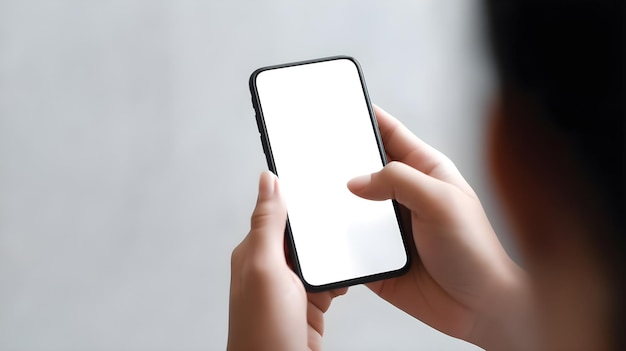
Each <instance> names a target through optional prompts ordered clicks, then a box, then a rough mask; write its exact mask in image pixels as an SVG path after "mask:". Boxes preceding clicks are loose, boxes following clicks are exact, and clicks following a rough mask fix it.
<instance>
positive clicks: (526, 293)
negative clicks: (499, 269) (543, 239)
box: [467, 262, 537, 350]
mask: <svg viewBox="0 0 626 351" xmlns="http://www.w3.org/2000/svg"><path fill="white" fill-rule="evenodd" d="M476 313H477V317H476V320H475V322H474V326H473V328H472V331H471V332H470V335H469V337H468V340H467V341H469V342H471V343H473V344H475V345H478V346H480V347H482V348H483V349H485V350H535V349H536V347H535V346H536V345H535V342H536V340H537V337H536V330H535V326H536V323H535V312H534V303H533V298H532V292H531V288H530V284H529V282H528V278H527V275H526V272H524V271H523V270H522V269H521V268H519V266H517V265H516V264H514V263H513V262H511V269H510V271H509V274H507V275H506V276H504V277H502V278H501V279H500V280H499V281H498V283H497V284H496V287H494V288H493V289H492V293H490V294H488V296H487V297H486V299H485V302H484V304H483V307H482V308H481V309H479V310H477V311H476Z"/></svg>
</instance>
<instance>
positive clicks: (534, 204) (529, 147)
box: [228, 0, 626, 350]
mask: <svg viewBox="0 0 626 351" xmlns="http://www.w3.org/2000/svg"><path fill="white" fill-rule="evenodd" d="M486 10H487V15H488V16H487V17H488V23H489V33H490V39H491V42H492V47H493V53H494V59H495V64H496V68H497V70H498V73H499V78H500V80H499V82H500V84H499V93H498V96H497V99H496V101H495V103H494V105H493V108H492V110H491V113H490V118H489V124H490V137H489V148H488V149H489V150H488V152H489V160H490V168H491V173H492V175H493V178H494V181H495V184H496V188H497V190H498V192H499V194H500V197H501V199H502V202H503V204H504V206H505V209H506V213H507V215H508V217H509V219H510V221H511V223H512V225H513V229H514V234H515V238H516V241H517V244H518V245H519V247H520V251H521V253H522V256H523V264H524V269H522V268H520V267H519V266H518V264H516V263H515V262H513V260H511V258H510V257H509V256H508V255H507V254H506V252H505V251H504V249H503V248H502V246H501V244H500V242H499V241H498V239H497V236H496V235H495V233H494V231H493V229H492V227H491V225H490V223H489V221H488V219H487V216H486V215H485V213H484V211H483V208H482V206H481V204H480V201H479V199H478V197H477V196H476V194H475V193H474V191H473V190H472V189H471V187H470V186H469V185H468V184H467V182H466V181H465V180H464V179H463V177H462V175H461V174H460V173H459V171H458V170H457V169H456V167H455V166H454V164H453V163H452V162H451V161H450V160H449V159H448V158H447V157H445V156H444V155H443V154H441V153H440V152H438V151H437V150H435V149H433V148H432V147H430V146H429V145H427V144H425V143H424V142H423V141H421V140H420V139H418V138H417V137H416V136H414V135H413V134H412V133H411V132H410V131H409V130H408V129H406V128H405V127H404V126H403V125H402V124H400V122H398V121H397V120H396V119H395V118H393V117H392V116H391V115H389V114H388V113H386V112H385V111H383V110H382V109H380V108H378V107H375V113H376V118H377V120H378V124H379V128H380V132H381V136H382V139H383V143H384V145H385V150H386V151H387V153H388V155H389V157H390V161H392V162H390V163H389V164H388V165H387V166H385V167H384V168H383V169H382V170H381V171H380V172H377V173H374V174H371V175H364V176H359V177H357V178H355V179H353V180H351V181H350V182H349V183H348V187H349V189H350V190H351V191H352V192H353V193H355V194H356V195H358V196H361V197H363V198H366V199H371V200H384V199H390V198H394V199H396V200H397V201H398V202H399V203H400V204H402V205H403V206H404V207H406V208H407V209H408V210H409V211H410V215H409V217H410V226H411V229H412V234H413V239H414V242H415V247H414V248H413V249H414V251H415V253H416V254H417V255H415V256H414V257H415V258H418V259H415V260H414V262H413V265H412V267H411V269H410V271H409V272H408V273H407V274H405V275H403V276H401V277H398V278H393V279H388V280H384V281H379V282H375V283H370V284H368V287H369V288H370V289H371V290H372V291H374V292H375V293H376V294H378V295H379V296H380V297H382V298H383V299H385V300H387V301H389V302H390V303H391V304H393V305H395V306H396V307H398V308H400V309H401V310H403V311H405V312H407V313H409V314H410V315H412V316H414V317H415V318H417V319H419V320H421V321H423V322H425V323H427V324H428V325H430V326H432V327H434V328H436V329H438V330H440V331H441V332H444V333H446V334H448V335H451V336H454V337H457V338H460V339H463V340H466V341H468V342H471V343H473V344H476V345H478V346H480V347H482V348H484V349H487V350H621V349H624V347H625V346H626V343H625V342H624V341H625V338H626V330H625V329H626V323H624V322H625V319H626V317H625V316H626V314H625V313H626V311H625V309H624V306H625V304H624V302H623V296H626V294H625V291H624V290H625V283H624V278H625V276H626V273H625V266H626V264H625V262H624V260H623V259H622V256H623V252H624V249H625V245H624V234H625V233H626V231H625V230H624V229H625V228H624V219H623V216H624V202H623V200H624V179H625V177H624V140H623V133H624V125H623V117H624V105H623V104H624V102H623V97H624V87H623V82H624V72H623V70H622V67H623V64H624V57H623V44H624V42H623V35H624V34H623V33H624V31H623V27H622V26H623V24H622V19H623V15H624V8H623V5H621V4H620V3H618V2H601V1H600V2H598V1H567V2H565V1H542V2H535V1H523V0H516V1H496V0H489V1H487V2H486ZM330 127H332V126H330ZM285 221H286V208H285V204H284V201H283V199H282V196H281V193H280V185H279V181H278V179H277V178H276V177H275V176H274V175H273V174H271V173H269V172H265V173H263V174H262V175H261V179H260V184H259V196H258V200H257V206H256V208H255V210H254V213H253V215H252V221H251V230H250V232H249V234H248V236H247V237H246V238H245V239H244V240H243V241H242V243H241V244H240V245H239V246H238V247H237V248H235V250H234V251H233V255H232V267H231V269H232V272H231V295H230V320H229V337H228V349H229V350H299V349H307V348H308V349H312V350H319V349H321V345H322V335H323V314H324V312H325V311H326V310H327V309H328V308H329V306H330V303H331V301H332V299H333V298H334V297H336V296H338V295H341V294H344V293H345V292H346V291H347V290H346V289H341V290H336V291H331V292H323V293H309V294H307V293H306V292H305V290H304V287H303V286H302V283H301V282H300V280H299V279H298V277H297V276H296V275H295V273H293V272H292V271H291V269H290V268H289V265H288V263H287V261H286V259H285V252H284V241H283V240H284V228H285ZM418 343H419V341H418V340H416V344H418Z"/></svg>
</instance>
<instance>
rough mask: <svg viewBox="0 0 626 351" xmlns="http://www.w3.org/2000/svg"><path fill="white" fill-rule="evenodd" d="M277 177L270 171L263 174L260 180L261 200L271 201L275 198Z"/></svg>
mask: <svg viewBox="0 0 626 351" xmlns="http://www.w3.org/2000/svg"><path fill="white" fill-rule="evenodd" d="M275 184H276V177H275V176H274V175H273V174H272V173H271V172H269V171H265V172H263V173H261V179H259V199H271V198H272V196H274V188H275Z"/></svg>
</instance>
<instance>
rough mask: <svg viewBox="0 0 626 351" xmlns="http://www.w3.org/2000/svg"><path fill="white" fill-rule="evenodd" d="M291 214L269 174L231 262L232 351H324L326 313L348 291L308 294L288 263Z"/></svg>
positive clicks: (262, 179) (261, 184)
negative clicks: (286, 236) (286, 241)
mask: <svg viewBox="0 0 626 351" xmlns="http://www.w3.org/2000/svg"><path fill="white" fill-rule="evenodd" d="M286 220H287V210H286V207H285V203H284V200H283V198H282V196H281V194H280V190H279V186H278V179H277V178H276V176H274V175H273V174H272V173H270V172H264V173H263V174H262V175H261V179H260V181H259V196H258V199H257V204H256V208H255V209H254V213H253V214H252V220H251V229H250V232H249V233H248V236H247V237H246V238H245V239H244V240H243V241H242V242H241V244H239V246H237V247H236V248H235V250H233V253H232V257H231V282H230V311H229V316H230V318H229V324H228V347H227V348H228V350H230V351H236V350H272V351H280V350H320V349H321V346H322V335H323V331H324V312H326V310H327V309H328V307H329V306H330V303H331V301H332V299H333V298H334V297H335V296H338V295H341V294H345V292H346V291H347V289H341V290H336V291H331V292H322V293H309V294H307V293H306V292H305V290H304V286H303V285H302V282H300V279H299V278H298V277H297V276H296V274H295V273H294V272H293V271H292V270H291V268H289V265H288V263H287V260H286V259H285V251H284V233H285V224H286Z"/></svg>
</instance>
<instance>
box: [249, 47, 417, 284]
mask: <svg viewBox="0 0 626 351" xmlns="http://www.w3.org/2000/svg"><path fill="white" fill-rule="evenodd" d="M333 60H349V61H351V62H352V63H353V64H354V65H355V66H356V69H357V71H358V74H359V79H360V81H361V88H362V90H363V96H364V98H365V102H366V104H367V110H368V112H369V117H370V121H371V123H372V128H373V130H374V135H375V138H376V143H377V145H378V151H379V154H380V159H381V162H382V166H385V165H386V164H387V155H386V153H385V149H384V146H383V142H382V138H381V136H380V132H379V130H378V123H377V121H376V117H375V114H374V109H373V108H372V104H371V102H370V98H369V93H368V91H367V87H366V85H365V77H364V76H363V71H362V69H361V65H360V64H359V62H358V61H357V60H356V59H355V58H353V57H351V56H347V55H337V56H331V57H323V58H318V59H312V60H305V61H298V62H291V63H284V64H279V65H272V66H266V67H261V68H259V69H257V70H255V71H254V72H252V74H251V75H250V80H249V86H250V94H251V96H252V106H253V108H254V111H255V119H256V123H257V129H258V131H259V134H260V136H261V144H262V147H263V153H264V154H265V159H266V161H267V165H268V168H269V170H270V171H271V172H273V173H274V174H276V175H277V176H278V170H277V167H276V164H275V162H274V157H273V155H272V147H271V143H270V142H269V137H268V134H267V129H266V126H265V119H264V116H263V109H262V107H261V103H260V100H259V94H258V90H257V86H256V78H257V76H258V75H259V74H260V73H261V72H264V71H269V70H275V69H281V68H287V67H293V66H301V65H308V64H315V63H320V62H326V61H333ZM392 203H393V207H394V211H395V214H396V220H397V223H398V228H399V230H400V233H401V236H402V243H403V246H404V252H405V255H406V263H405V265H404V266H403V267H402V268H400V269H397V270H393V271H388V272H382V273H377V274H372V275H367V276H363V277H357V278H352V279H347V280H342V281H338V282H332V283H328V284H323V285H312V284H309V283H308V282H307V281H306V279H305V278H304V276H303V275H302V270H301V268H300V262H299V260H298V251H297V248H296V247H295V243H294V240H293V235H292V233H291V226H290V224H289V216H287V223H286V225H285V241H286V244H287V245H286V246H287V248H288V252H287V255H288V259H289V260H290V263H291V264H292V268H293V270H294V272H295V273H296V274H297V275H298V277H299V278H300V280H301V281H302V283H303V285H304V287H305V289H306V290H307V291H310V292H320V291H327V290H333V289H337V288H343V287H347V286H352V285H358V284H365V283H371V282H374V281H378V280H383V279H388V278H393V277H397V276H400V275H402V274H404V273H406V272H407V271H408V270H409V268H410V266H411V262H412V259H411V255H410V250H409V248H408V242H407V241H408V240H407V239H408V238H407V235H406V234H407V233H405V229H404V227H403V225H402V216H401V213H400V210H399V205H398V203H397V202H396V201H395V200H393V201H392Z"/></svg>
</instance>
